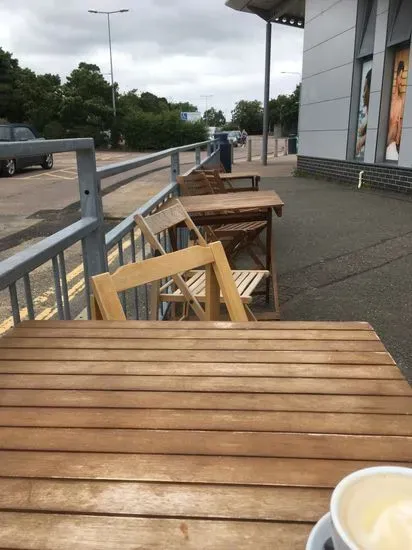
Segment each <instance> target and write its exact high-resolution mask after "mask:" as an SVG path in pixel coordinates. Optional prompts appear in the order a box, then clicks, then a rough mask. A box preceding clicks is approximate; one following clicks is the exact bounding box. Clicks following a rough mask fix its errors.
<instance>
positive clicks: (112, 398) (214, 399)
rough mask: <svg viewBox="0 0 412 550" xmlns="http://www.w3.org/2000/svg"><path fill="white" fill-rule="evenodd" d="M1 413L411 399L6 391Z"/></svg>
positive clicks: (404, 403) (344, 404)
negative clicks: (32, 409)
mask: <svg viewBox="0 0 412 550" xmlns="http://www.w3.org/2000/svg"><path fill="white" fill-rule="evenodd" d="M0 405H1V406H4V407H13V406H17V407H18V406H22V405H24V406H26V407H56V408H59V407H72V408H78V407H92V408H94V407H97V408H102V407H103V408H113V407H114V408H140V409H141V408H146V409H205V410H258V411H259V410H260V411H262V410H269V411H276V410H278V411H308V412H311V411H317V412H338V413H339V412H343V411H345V412H352V413H364V414H368V413H387V414H407V415H410V414H411V411H412V398H411V397H402V396H392V397H391V396H380V395H379V396H368V395H320V394H319V395H312V394H305V395H304V397H302V395H296V394H272V393H264V394H262V393H255V394H252V393H216V392H210V393H205V392H203V393H202V392H196V393H190V392H147V391H144V392H133V391H114V390H111V391H99V390H94V391H80V390H70V391H68V390H44V389H43V390H41V391H39V390H10V389H8V390H7V391H4V392H0Z"/></svg>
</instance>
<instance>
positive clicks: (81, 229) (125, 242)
mask: <svg viewBox="0 0 412 550" xmlns="http://www.w3.org/2000/svg"><path fill="white" fill-rule="evenodd" d="M202 148H207V156H206V158H205V159H203V160H202V158H201V151H202ZM192 150H193V151H194V156H195V159H194V163H193V168H192V169H197V168H200V167H202V166H204V165H206V166H207V165H211V164H213V163H216V164H218V163H219V162H220V148H219V146H218V144H217V143H216V140H210V141H202V142H198V143H192V144H190V145H183V146H181V147H174V148H171V149H167V150H165V151H160V152H158V153H153V154H150V155H145V156H143V157H140V158H139V157H138V158H134V159H130V160H127V161H125V162H120V163H118V164H112V165H109V166H103V167H101V168H96V155H95V150H94V141H93V139H90V138H85V139H83V138H81V139H68V140H67V139H66V140H42V139H39V140H32V141H24V142H2V143H0V159H4V158H6V159H7V158H13V157H18V156H30V155H47V154H49V153H64V152H69V151H74V152H75V153H76V161H77V169H78V180H79V196H80V210H81V219H80V220H79V221H77V222H76V223H73V224H72V225H69V226H68V227H66V228H64V229H62V230H61V231H58V232H57V233H55V234H53V235H50V236H49V237H46V238H44V239H43V240H41V241H40V242H38V243H36V244H34V245H32V246H30V247H29V248H27V249H25V250H22V251H21V252H18V253H17V254H14V255H13V256H11V257H10V258H7V259H5V260H3V261H1V262H0V292H3V291H4V290H6V289H8V291H9V295H10V305H11V312H12V317H9V318H7V319H5V320H4V321H3V323H1V322H0V332H1V330H3V331H4V330H5V328H4V327H6V330H7V328H10V327H11V326H13V324H14V325H15V324H18V323H19V322H20V321H21V319H22V318H23V319H24V318H27V317H28V318H29V319H34V318H36V315H37V313H38V311H36V310H38V308H39V307H40V308H41V307H42V304H43V301H44V300H43V298H41V299H36V297H35V296H34V297H33V294H32V287H31V282H30V276H31V273H32V272H33V271H34V270H36V269H37V268H39V267H41V266H44V265H45V264H47V263H48V262H50V263H51V271H48V272H47V271H45V276H46V279H47V278H48V277H50V275H51V276H52V281H53V283H52V284H53V286H54V295H55V300H56V302H55V310H54V311H55V312H57V315H58V317H59V318H60V319H70V318H72V314H73V311H72V310H71V299H72V297H73V296H74V294H72V293H71V289H69V284H68V283H69V280H68V276H67V273H66V263H65V253H66V252H67V251H68V249H70V248H71V247H73V246H74V245H80V244H81V255H82V264H83V265H82V269H81V273H82V282H80V281H79V282H77V283H76V284H75V285H74V286H73V288H75V287H76V288H77V290H76V292H77V293H78V292H80V291H82V292H83V291H84V293H85V300H84V302H83V303H84V304H85V305H86V306H87V312H88V315H89V316H90V313H91V312H90V301H89V296H90V286H89V280H90V277H91V276H93V275H96V274H99V273H103V272H105V271H107V270H108V268H109V265H108V264H109V258H110V262H112V261H113V258H114V255H113V252H114V253H115V256H116V254H117V260H116V261H117V262H118V263H119V264H120V265H124V264H125V262H130V261H138V258H139V257H141V258H142V259H145V254H146V253H147V252H149V253H150V251H148V250H147V247H146V244H145V240H144V238H143V236H142V235H140V234H139V233H137V232H136V231H135V226H136V224H135V221H134V217H135V215H136V214H137V213H139V214H142V215H146V214H148V213H150V212H152V211H154V210H156V209H157V208H159V207H161V205H162V204H163V203H165V202H166V201H167V200H168V199H169V198H171V197H173V196H177V195H178V189H179V188H178V185H177V183H176V179H177V176H178V175H179V174H180V159H179V154H180V153H182V152H185V151H192ZM164 158H170V161H171V162H170V180H169V181H170V183H169V184H168V185H166V186H165V187H164V188H163V189H162V190H161V191H160V192H159V193H157V195H156V196H154V197H153V198H152V199H150V200H149V201H147V202H146V203H145V204H144V205H143V206H141V207H140V208H138V209H137V210H136V211H135V212H133V213H132V214H130V215H129V216H127V218H125V219H124V220H123V221H122V222H121V223H119V224H118V225H117V226H116V227H115V228H113V229H112V230H111V231H109V232H108V233H107V234H106V235H105V231H104V230H105V225H104V214H103V204H102V193H101V185H100V184H101V181H102V180H103V179H105V178H109V177H111V176H119V175H120V174H124V177H123V180H122V177H121V176H120V177H117V180H116V183H119V181H121V182H126V181H130V177H131V175H130V173H129V174H127V172H130V171H132V170H134V169H136V168H139V167H142V166H146V165H150V164H151V163H153V162H155V161H158V160H160V159H164ZM128 178H129V179H128ZM164 239H165V243H164V246H165V248H166V249H168V247H170V242H167V238H166V237H164ZM113 248H114V249H115V250H114V251H113ZM77 254H78V250H77V249H76V250H75V256H76V255H77ZM80 265H81V264H80ZM76 270H78V268H76ZM78 272H79V274H80V271H78ZM70 280H71V279H70ZM50 288H52V287H50ZM79 289H80V290H79ZM39 298H40V297H39ZM21 301H24V302H25V304H26V308H22V307H21V306H20V302H21ZM122 303H123V306H124V309H125V312H126V309H127V307H128V306H127V300H126V295H123V296H122ZM134 304H135V312H136V314H135V318H142V315H143V316H145V315H146V316H147V315H148V312H149V310H150V307H151V306H150V301H149V299H148V289H147V288H146V289H145V290H144V292H143V296H138V293H137V292H134ZM78 305H79V304H78V303H77V305H76V306H75V307H76V311H75V312H74V315H77V314H78ZM83 307H84V306H83ZM46 309H47V308H46ZM43 313H44V312H43ZM163 313H164V312H163ZM163 313H162V314H163ZM47 314H49V313H47ZM41 315H42V314H40V316H41ZM53 315H54V313H53Z"/></svg>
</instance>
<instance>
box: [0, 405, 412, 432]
mask: <svg viewBox="0 0 412 550" xmlns="http://www.w3.org/2000/svg"><path fill="white" fill-rule="evenodd" d="M0 426H21V427H23V426H32V427H34V426H36V427H56V428H71V427H78V428H134V429H155V430H157V429H161V430H220V431H231V430H235V431H243V430H244V431H256V432H266V431H271V432H298V433H305V432H311V433H332V434H366V435H372V434H375V435H409V436H412V415H409V416H408V415H382V414H348V413H323V412H322V413H314V412H309V413H307V412H291V411H288V412H271V411H265V412H262V411H204V410H202V411H198V410H184V411H179V410H174V409H165V410H158V409H150V410H147V409H134V410H131V409H111V410H110V413H109V414H108V411H107V409H77V410H76V411H73V409H63V408H61V409H56V410H54V411H53V414H50V409H48V408H33V407H21V408H18V407H2V408H0Z"/></svg>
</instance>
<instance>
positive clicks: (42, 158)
mask: <svg viewBox="0 0 412 550" xmlns="http://www.w3.org/2000/svg"><path fill="white" fill-rule="evenodd" d="M34 139H44V138H42V137H40V135H39V134H38V132H37V131H36V130H35V129H34V128H32V127H31V126H27V125H26V124H0V142H2V141H30V140H34ZM36 164H39V165H40V166H42V167H43V168H44V169H45V170H51V169H52V168H53V155H52V154H49V155H33V156H28V157H16V158H11V159H7V160H0V174H2V175H4V176H8V177H12V176H14V174H15V173H16V172H17V171H18V170H21V169H22V168H25V167H26V166H34V165H36Z"/></svg>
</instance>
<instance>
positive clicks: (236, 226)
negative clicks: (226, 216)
mask: <svg viewBox="0 0 412 550" xmlns="http://www.w3.org/2000/svg"><path fill="white" fill-rule="evenodd" d="M215 176H216V173H215V172H214V171H212V172H209V173H208V174H207V173H205V172H200V171H197V172H194V173H191V174H189V175H187V176H178V178H177V182H178V184H179V186H180V191H181V194H182V195H191V196H193V195H208V194H210V193H227V190H226V189H225V187H224V185H223V184H222V182H221V181H219V180H218V179H216V177H215ZM242 212H247V210H242V211H239V212H238V214H239V218H241V215H242ZM266 228H267V222H266V221H265V220H260V221H241V219H240V221H239V222H235V223H229V224H222V225H219V226H213V227H211V226H208V227H207V233H208V235H209V236H210V238H211V239H212V240H219V241H222V242H223V243H224V246H225V251H226V254H227V257H228V258H229V262H231V263H232V264H233V262H234V260H235V258H236V256H238V255H239V253H240V252H241V251H242V250H246V251H247V252H248V254H249V255H250V256H251V258H252V259H253V261H254V262H255V265H256V267H257V268H258V269H264V267H265V266H264V265H263V262H262V260H261V259H260V258H259V255H258V252H257V250H258V251H259V252H262V253H263V254H265V253H266V251H265V247H264V246H263V244H262V242H261V240H260V235H261V233H262V232H263V231H264V230H265V229H266ZM256 249H257V250H256Z"/></svg>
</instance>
